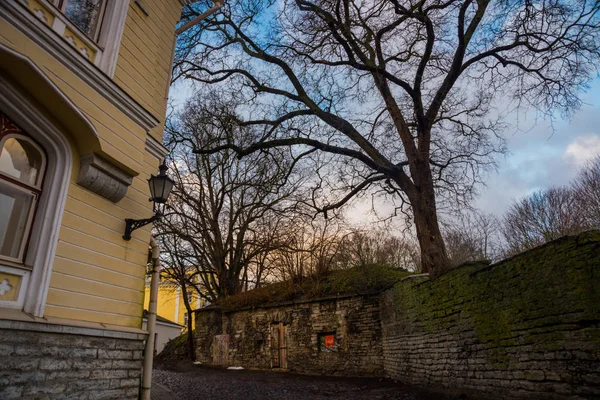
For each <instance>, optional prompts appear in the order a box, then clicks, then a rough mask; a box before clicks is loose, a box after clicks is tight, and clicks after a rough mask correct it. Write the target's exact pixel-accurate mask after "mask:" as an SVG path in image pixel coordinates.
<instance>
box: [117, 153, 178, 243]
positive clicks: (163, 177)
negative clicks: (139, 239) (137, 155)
mask: <svg viewBox="0 0 600 400" xmlns="http://www.w3.org/2000/svg"><path fill="white" fill-rule="evenodd" d="M158 169H159V171H160V172H159V174H158V176H154V175H151V176H150V179H148V186H149V189H150V194H151V195H152V197H150V199H148V200H149V201H152V202H153V203H154V204H153V207H152V210H153V211H154V215H153V216H152V217H150V218H145V219H132V218H125V233H124V234H123V239H124V240H131V233H132V232H133V231H135V230H136V229H138V228H141V227H142V226H145V225H148V224H151V223H153V222H155V221H158V220H159V219H161V218H162V216H163V211H164V209H165V207H166V206H167V205H166V204H165V203H166V202H167V198H168V197H169V194H170V193H171V189H173V185H174V184H175V181H174V180H173V179H171V178H169V177H168V176H167V165H166V160H165V161H163V163H162V165H161V166H160V167H158ZM161 205H162V207H161Z"/></svg>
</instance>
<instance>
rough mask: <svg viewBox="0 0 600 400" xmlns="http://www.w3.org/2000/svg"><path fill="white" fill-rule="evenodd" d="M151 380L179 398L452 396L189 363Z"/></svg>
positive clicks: (374, 382)
mask: <svg viewBox="0 0 600 400" xmlns="http://www.w3.org/2000/svg"><path fill="white" fill-rule="evenodd" d="M153 381H154V382H156V383H158V384H160V385H162V386H164V387H167V388H168V389H170V390H171V391H172V393H173V394H174V395H176V396H177V397H178V398H179V399H180V400H196V399H198V400H270V399H273V400H354V399H356V400H367V399H369V400H453V399H457V398H456V397H448V396H442V395H439V394H434V393H429V392H425V391H423V390H422V389H420V388H415V387H412V386H407V385H401V384H396V383H393V382H391V381H388V380H380V379H376V378H374V379H354V378H334V377H322V376H307V375H297V374H290V373H283V372H271V371H249V370H241V371H236V370H224V369H215V368H208V367H203V366H190V367H188V368H185V370H181V368H180V369H179V370H177V371H176V370H163V369H158V370H155V371H154V375H153Z"/></svg>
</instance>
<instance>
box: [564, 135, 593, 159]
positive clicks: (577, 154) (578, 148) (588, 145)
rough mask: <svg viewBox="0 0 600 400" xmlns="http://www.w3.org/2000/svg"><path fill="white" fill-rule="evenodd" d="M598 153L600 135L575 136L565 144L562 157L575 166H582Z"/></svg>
mask: <svg viewBox="0 0 600 400" xmlns="http://www.w3.org/2000/svg"><path fill="white" fill-rule="evenodd" d="M597 155H600V135H585V136H578V137H576V138H575V139H574V140H573V141H572V142H571V143H569V145H568V146H567V148H566V150H565V152H564V154H563V159H564V160H565V161H566V162H568V163H569V164H572V165H574V166H577V167H582V166H583V165H584V164H585V163H586V162H587V161H588V160H589V159H591V158H594V157H596V156H597Z"/></svg>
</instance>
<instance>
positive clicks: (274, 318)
mask: <svg viewBox="0 0 600 400" xmlns="http://www.w3.org/2000/svg"><path fill="white" fill-rule="evenodd" d="M196 315H197V317H196V318H197V319H196V331H195V333H196V336H195V338H196V346H197V352H196V356H197V359H198V360H199V361H201V362H204V363H209V364H214V363H216V362H215V361H216V360H215V359H214V352H215V346H217V343H216V340H215V336H216V335H220V334H224V335H228V337H222V336H221V337H219V338H218V339H217V340H218V341H221V342H223V340H226V342H227V344H226V345H227V362H226V364H227V365H230V366H243V367H245V368H264V369H267V368H271V366H272V350H271V347H272V340H273V339H272V335H271V333H270V332H271V330H272V329H273V325H274V324H278V323H283V324H284V325H285V326H286V329H287V335H286V336H287V360H288V365H287V367H288V368H287V369H288V370H290V371H294V372H300V373H308V374H326V375H345V376H382V375H383V363H382V347H381V325H380V322H379V298H378V295H369V296H355V297H347V298H343V299H335V298H334V299H323V300H319V301H314V302H307V303H300V304H288V305H280V306H272V307H268V308H267V307H265V308H258V309H253V310H246V311H238V312H231V313H222V312H221V311H219V310H205V311H199V312H197V314H196ZM215 327H217V329H215ZM325 333H335V335H336V344H337V351H335V352H325V351H322V350H321V349H320V346H319V342H318V340H319V334H325Z"/></svg>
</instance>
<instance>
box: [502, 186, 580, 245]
mask: <svg viewBox="0 0 600 400" xmlns="http://www.w3.org/2000/svg"><path fill="white" fill-rule="evenodd" d="M576 204H577V199H576V197H575V195H574V192H573V191H572V190H570V189H569V188H550V189H547V190H542V191H538V192H535V193H533V194H532V195H530V196H528V197H525V198H524V199H521V200H519V201H517V202H515V203H513V205H512V206H511V207H510V209H509V210H508V211H507V213H506V214H505V216H504V223H503V234H504V238H505V239H506V243H507V245H508V249H507V255H513V254H517V253H520V252H522V251H525V250H528V249H531V248H533V247H536V246H539V245H542V244H544V243H546V242H549V241H551V240H554V239H558V238H560V237H562V236H565V235H573V234H577V233H579V232H581V231H583V230H585V229H586V227H587V226H586V221H585V217H584V215H582V214H580V213H578V212H576V210H577V208H576Z"/></svg>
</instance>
